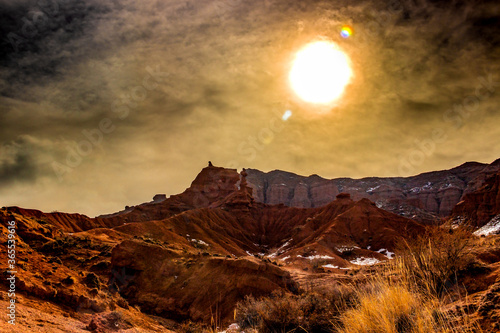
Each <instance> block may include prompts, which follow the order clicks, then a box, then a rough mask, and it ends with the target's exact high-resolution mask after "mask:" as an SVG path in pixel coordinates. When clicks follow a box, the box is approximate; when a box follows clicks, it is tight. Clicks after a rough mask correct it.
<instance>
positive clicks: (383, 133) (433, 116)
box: [0, 0, 500, 216]
mask: <svg viewBox="0 0 500 333" xmlns="http://www.w3.org/2000/svg"><path fill="white" fill-rule="evenodd" d="M344 25H349V26H350V27H352V29H353V31H354V33H353V35H352V36H350V37H349V38H343V37H342V36H341V35H340V31H341V28H342V27H343V26H344ZM0 36H1V37H2V38H0V43H1V47H0V205H1V206H12V205H16V206H22V207H26V208H36V209H41V210H44V211H54V210H58V211H66V212H79V213H83V214H87V215H90V216H95V215H98V214H103V213H110V212H115V211H118V210H121V209H123V207H124V206H125V205H134V204H139V203H142V202H146V201H150V200H151V198H152V197H153V195H154V194H156V193H166V194H167V195H171V194H175V193H180V192H182V191H183V190H184V189H185V188H187V187H188V186H189V185H190V183H191V181H192V180H193V179H194V178H195V176H196V175H197V174H198V172H199V171H200V170H201V169H202V168H203V167H205V166H206V165H207V164H208V161H209V160H210V161H212V162H213V164H214V165H216V166H224V167H231V168H237V169H238V170H241V168H255V169H259V170H262V171H271V170H275V169H280V170H285V171H290V172H294V173H297V174H301V175H310V174H318V175H320V176H322V177H325V178H336V177H354V178H360V177H367V176H381V177H388V176H409V175H414V174H418V173H421V172H426V171H432V170H440V169H448V168H452V167H454V166H457V165H460V164H462V163H464V162H467V161H478V162H484V163H491V162H492V161H494V160H495V159H497V158H499V157H500V140H498V139H499V137H500V126H498V124H499V121H500V110H499V105H500V4H499V3H498V1H496V0H491V1H487V0H485V1H472V0H464V1H436V0H433V1H431V0H392V1H379V0H367V1H347V0H338V1H326V0H313V1H311V0H309V1H288V0H252V1H250V0H188V1H179V0H175V1H174V0H142V1H132V0H112V1H97V0H88V1H83V0H44V1H41V0H38V1H34V0H0ZM318 40H327V41H331V42H334V43H336V44H337V46H338V47H339V48H340V49H341V50H342V51H343V52H344V53H345V54H346V55H347V56H348V58H349V59H350V62H351V68H352V72H353V76H352V78H351V80H350V83H349V84H348V85H347V86H346V88H345V90H344V93H343V95H342V96H341V97H340V98H339V99H338V100H337V101H336V102H335V103H334V104H332V105H329V106H318V105H315V104H311V103H307V102H304V101H301V100H300V99H299V98H298V96H297V94H295V92H294V91H292V89H291V87H290V84H289V81H288V75H289V72H290V69H291V66H292V63H293V60H294V57H295V55H296V54H297V52H298V51H299V50H301V49H302V48H303V47H304V45H307V44H308V43H311V42H314V41H318ZM287 110H289V111H291V116H290V117H289V118H288V119H286V120H284V118H283V115H284V114H285V112H286V111H287ZM288 114H289V113H288ZM285 118H286V117H285Z"/></svg>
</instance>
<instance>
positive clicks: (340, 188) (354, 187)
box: [247, 160, 500, 222]
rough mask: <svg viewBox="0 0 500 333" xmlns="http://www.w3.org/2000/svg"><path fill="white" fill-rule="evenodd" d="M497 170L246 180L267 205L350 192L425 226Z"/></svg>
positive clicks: (470, 167)
mask: <svg viewBox="0 0 500 333" xmlns="http://www.w3.org/2000/svg"><path fill="white" fill-rule="evenodd" d="M498 170H500V160H497V161H495V162H493V163H492V164H489V165H488V164H482V163H475V162H469V163H465V164H463V165H461V166H458V167H456V168H453V169H450V170H444V171H436V172H428V173H423V174H420V175H417V176H413V177H407V178H403V177H393V178H376V177H371V178H363V179H351V178H337V179H325V178H322V177H320V176H317V175H312V176H309V177H304V176H299V175H296V174H293V173H289V172H284V171H279V170H275V171H271V172H268V173H265V172H262V171H259V170H255V169H248V170H247V173H248V176H247V182H248V185H249V186H250V187H251V188H252V189H253V196H254V198H255V199H256V200H257V201H259V202H263V203H267V204H279V203H282V204H285V205H287V206H292V207H302V208H309V207H321V206H324V205H326V204H328V203H329V202H331V201H332V200H334V199H335V197H336V196H337V195H338V194H339V193H340V192H345V193H349V194H350V195H351V197H352V198H353V199H354V200H360V199H363V198H366V199H369V200H371V201H373V202H375V203H376V205H377V206H378V207H380V208H383V209H385V210H388V211H391V212H394V213H397V214H399V215H402V216H406V217H409V218H413V219H416V220H419V221H422V222H433V221H434V220H436V219H439V218H440V217H445V216H448V215H450V213H451V212H452V210H453V208H454V207H455V205H456V204H457V203H458V202H460V201H461V200H462V199H463V197H464V195H465V194H467V193H470V192H473V191H474V190H476V189H477V188H479V187H480V186H481V185H482V183H483V182H484V180H485V179H486V178H487V177H488V176H489V175H491V174H492V173H495V172H497V171H498Z"/></svg>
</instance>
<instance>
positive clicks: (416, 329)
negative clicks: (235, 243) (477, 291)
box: [237, 228, 481, 333]
mask: <svg viewBox="0 0 500 333" xmlns="http://www.w3.org/2000/svg"><path fill="white" fill-rule="evenodd" d="M476 242H477V241H475V240H474V238H472V237H471V234H470V232H469V231H468V230H465V229H454V230H443V229H439V228H434V229H432V230H430V231H429V232H428V233H427V234H426V235H424V236H421V237H417V238H415V239H413V240H406V241H404V242H402V244H401V246H400V247H399V251H398V252H399V254H400V257H399V259H395V260H393V261H392V262H391V263H390V264H389V265H388V269H389V272H386V273H390V274H388V275H385V274H380V275H377V276H374V277H372V278H371V279H369V281H368V282H365V283H364V284H362V285H358V286H337V287H334V288H332V289H329V290H323V291H321V292H318V291H317V290H316V291H311V292H309V293H306V294H303V295H300V296H295V295H289V294H274V295H272V296H270V297H264V298H261V299H254V298H251V297H250V298H247V299H246V300H245V301H244V302H241V303H239V304H238V307H237V320H238V323H239V325H240V326H241V328H242V329H245V328H254V329H256V330H258V332H260V333H270V332H280V333H281V332H283V333H284V332H307V333H314V332H340V333H365V332H366V333H369V332H370V333H430V332H437V333H445V332H446V333H455V332H457V333H458V332H481V329H480V328H479V327H478V326H477V325H475V324H473V323H471V322H470V321H469V318H470V316H469V314H468V313H464V312H463V310H462V312H460V311H447V312H443V311H441V309H443V306H444V305H445V304H446V300H447V299H449V298H448V297H447V296H448V295H449V293H450V291H451V290H454V292H456V290H457V289H459V288H455V287H456V285H457V283H458V277H459V276H460V274H462V273H464V272H465V273H467V270H468V269H470V267H472V266H473V265H471V263H474V257H473V256H472V255H471V253H472V252H473V247H474V246H473V245H474V243H476ZM384 276H385V277H384ZM387 276H389V278H387ZM455 296H456V293H455Z"/></svg>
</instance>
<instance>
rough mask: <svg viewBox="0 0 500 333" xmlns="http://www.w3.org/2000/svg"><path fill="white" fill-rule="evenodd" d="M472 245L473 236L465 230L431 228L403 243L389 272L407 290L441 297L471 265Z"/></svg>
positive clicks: (472, 258)
mask: <svg viewBox="0 0 500 333" xmlns="http://www.w3.org/2000/svg"><path fill="white" fill-rule="evenodd" d="M473 244H474V241H473V236H472V235H471V233H470V232H469V231H468V230H466V229H463V228H457V229H446V230H445V229H440V228H433V229H430V230H429V231H428V232H427V233H426V234H425V235H422V236H418V237H416V238H415V239H412V240H404V241H402V242H401V243H400V244H399V251H398V252H399V254H400V257H399V258H398V259H396V260H394V262H393V267H392V269H393V271H394V272H395V273H396V274H397V275H398V276H400V277H401V278H402V279H403V282H404V283H405V284H406V285H407V286H408V287H409V288H411V289H415V290H417V291H418V292H420V293H423V294H424V295H430V296H437V297H442V296H444V295H446V294H447V293H448V292H449V290H450V288H452V287H453V286H454V285H455V284H456V283H457V280H458V275H459V274H460V272H462V271H464V270H466V269H467V267H469V266H470V265H471V264H472V262H473V260H474V257H473V256H472V254H471V253H472V248H473Z"/></svg>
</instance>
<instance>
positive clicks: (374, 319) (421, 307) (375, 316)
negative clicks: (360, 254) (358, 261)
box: [337, 281, 473, 333]
mask: <svg viewBox="0 0 500 333" xmlns="http://www.w3.org/2000/svg"><path fill="white" fill-rule="evenodd" d="M358 298H359V304H358V305H357V306H356V307H355V308H353V309H350V310H347V311H346V312H345V313H343V314H342V316H341V318H340V321H341V324H340V325H339V326H338V327H337V329H338V332H340V333H372V332H377V333H428V332H436V333H445V332H449V333H454V332H457V333H458V332H473V329H472V328H468V327H460V329H458V328H453V327H452V326H451V323H452V322H455V318H451V317H450V316H451V315H448V316H446V315H444V314H442V313H441V312H439V311H438V308H439V305H440V304H439V302H438V301H437V299H436V298H428V297H424V296H423V295H422V294H418V293H415V292H413V291H410V290H409V289H408V288H406V286H404V285H403V284H393V285H390V284H389V283H387V282H381V281H379V282H376V283H374V284H373V286H372V288H371V290H370V291H368V292H367V291H359V292H358Z"/></svg>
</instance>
